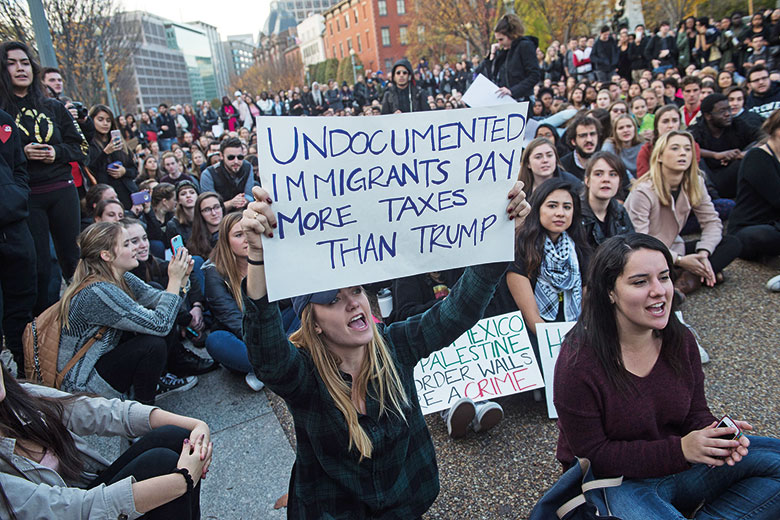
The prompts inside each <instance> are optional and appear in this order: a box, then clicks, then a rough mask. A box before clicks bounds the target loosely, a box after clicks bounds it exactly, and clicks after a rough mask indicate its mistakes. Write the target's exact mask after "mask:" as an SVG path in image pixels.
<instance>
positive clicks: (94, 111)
mask: <svg viewBox="0 0 780 520" xmlns="http://www.w3.org/2000/svg"><path fill="white" fill-rule="evenodd" d="M98 112H105V113H106V114H108V118H109V119H110V120H111V128H110V129H109V130H108V133H107V134H105V137H106V138H105V140H104V139H103V138H102V137H101V136H100V134H98V132H97V130H95V137H93V139H97V141H98V142H99V143H101V144H103V145H105V143H107V142H108V141H110V140H111V130H119V124H117V122H116V118H115V117H114V113H113V112H112V111H111V109H110V108H108V107H107V106H106V105H95V106H93V107H92V108H91V109H90V110H89V117H90V118H92V119H95V116H96V115H98ZM121 151H122V152H124V154H125V155H127V156H128V157H130V148H129V147H128V146H127V141H126V140H125V139H124V138H123V139H122V148H121Z"/></svg>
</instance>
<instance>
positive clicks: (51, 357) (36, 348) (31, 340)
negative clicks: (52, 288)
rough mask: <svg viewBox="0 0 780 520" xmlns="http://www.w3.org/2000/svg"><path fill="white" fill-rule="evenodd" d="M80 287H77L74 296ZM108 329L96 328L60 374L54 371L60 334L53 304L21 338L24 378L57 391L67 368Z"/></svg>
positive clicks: (57, 309) (35, 320) (57, 314)
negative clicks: (93, 333)
mask: <svg viewBox="0 0 780 520" xmlns="http://www.w3.org/2000/svg"><path fill="white" fill-rule="evenodd" d="M84 287H86V286H82V287H80V288H79V290H78V291H76V292H75V293H73V294H74V295H75V294H76V293H78V292H79V291H81V290H82V289H83V288H84ZM107 330H108V327H100V330H98V331H97V332H96V333H95V335H94V336H92V337H91V338H89V340H88V341H87V342H86V343H85V344H84V346H83V347H81V348H80V349H79V351H78V352H76V355H75V356H73V357H72V358H71V359H70V361H68V363H67V364H66V365H65V367H64V368H63V369H62V371H60V372H58V371H57V357H58V356H59V353H60V333H61V331H62V323H60V304H59V302H58V303H55V304H54V305H52V306H51V307H49V308H48V309H46V310H45V311H43V312H42V313H41V314H40V315H39V316H38V317H37V318H33V320H32V322H30V323H28V324H27V327H25V329H24V335H23V337H22V344H23V346H24V375H25V377H26V378H27V380H28V381H31V382H33V383H37V384H39V385H44V386H48V387H52V388H56V389H58V390H59V388H60V387H61V386H62V382H63V380H64V379H65V376H66V375H67V374H68V372H70V369H71V368H73V366H74V365H75V364H76V363H78V362H79V360H80V359H81V358H83V357H84V354H86V353H87V351H88V350H89V349H90V347H91V346H92V345H93V344H94V343H95V341H98V340H100V339H102V338H103V335H104V334H105V333H106V331H107Z"/></svg>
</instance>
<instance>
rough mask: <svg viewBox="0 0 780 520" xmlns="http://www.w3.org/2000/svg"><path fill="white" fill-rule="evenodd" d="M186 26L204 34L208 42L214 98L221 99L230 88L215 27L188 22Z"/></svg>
mask: <svg viewBox="0 0 780 520" xmlns="http://www.w3.org/2000/svg"><path fill="white" fill-rule="evenodd" d="M187 25H190V26H193V27H197V28H198V29H200V30H201V31H203V32H204V33H205V34H206V38H208V40H209V47H210V48H211V61H212V63H213V64H214V77H215V80H216V85H217V93H218V95H217V96H216V97H220V98H221V97H222V96H223V95H224V94H225V93H226V92H227V91H228V88H229V87H230V75H229V73H228V64H227V59H226V58H225V52H224V49H223V47H222V37H221V36H220V34H219V31H217V28H216V27H214V26H213V25H209V24H207V23H205V22H200V21H198V22H190V23H188V24H187ZM208 99H212V98H208Z"/></svg>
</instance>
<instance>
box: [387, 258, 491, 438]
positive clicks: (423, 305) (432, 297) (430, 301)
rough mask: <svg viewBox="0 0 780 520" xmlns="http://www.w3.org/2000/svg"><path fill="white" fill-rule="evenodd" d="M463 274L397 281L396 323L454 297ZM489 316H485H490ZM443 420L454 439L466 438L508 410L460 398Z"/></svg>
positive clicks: (456, 271)
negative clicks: (455, 289) (470, 432)
mask: <svg viewBox="0 0 780 520" xmlns="http://www.w3.org/2000/svg"><path fill="white" fill-rule="evenodd" d="M462 274H463V269H450V270H447V271H442V272H435V273H423V274H418V275H413V276H407V277H404V278H399V279H397V280H393V291H392V294H393V306H394V308H393V315H392V319H393V321H402V320H405V319H407V318H410V317H412V316H416V315H417V314H421V313H423V312H425V311H427V310H428V309H430V308H431V307H433V306H434V305H435V304H436V303H437V302H439V301H440V300H443V299H444V298H446V297H447V296H449V294H450V288H451V287H454V286H455V284H456V283H457V281H458V279H460V277H461V275H462ZM487 314H489V313H486V316H485V317H489V316H488V315H487ZM440 415H441V418H442V419H443V420H444V422H445V424H446V425H447V433H448V434H449V436H450V437H452V438H453V439H460V438H461V437H464V436H465V435H466V433H467V432H468V430H469V428H471V429H472V430H474V432H475V433H479V432H486V431H488V430H490V429H491V428H493V427H494V426H495V425H496V424H498V423H499V422H500V421H501V419H503V418H504V409H503V408H502V407H501V405H499V404H498V403H496V402H493V401H482V402H479V403H475V402H474V401H472V400H471V399H470V398H468V397H463V398H461V399H458V400H457V401H455V402H454V403H453V405H452V406H451V407H450V408H449V409H447V410H442V411H441V413H440Z"/></svg>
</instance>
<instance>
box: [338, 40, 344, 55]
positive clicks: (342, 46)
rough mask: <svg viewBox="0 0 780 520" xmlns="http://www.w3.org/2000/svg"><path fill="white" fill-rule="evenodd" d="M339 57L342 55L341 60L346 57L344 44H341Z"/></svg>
mask: <svg viewBox="0 0 780 520" xmlns="http://www.w3.org/2000/svg"><path fill="white" fill-rule="evenodd" d="M339 55H340V56H339V57H341V58H343V57H344V43H343V42H339Z"/></svg>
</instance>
